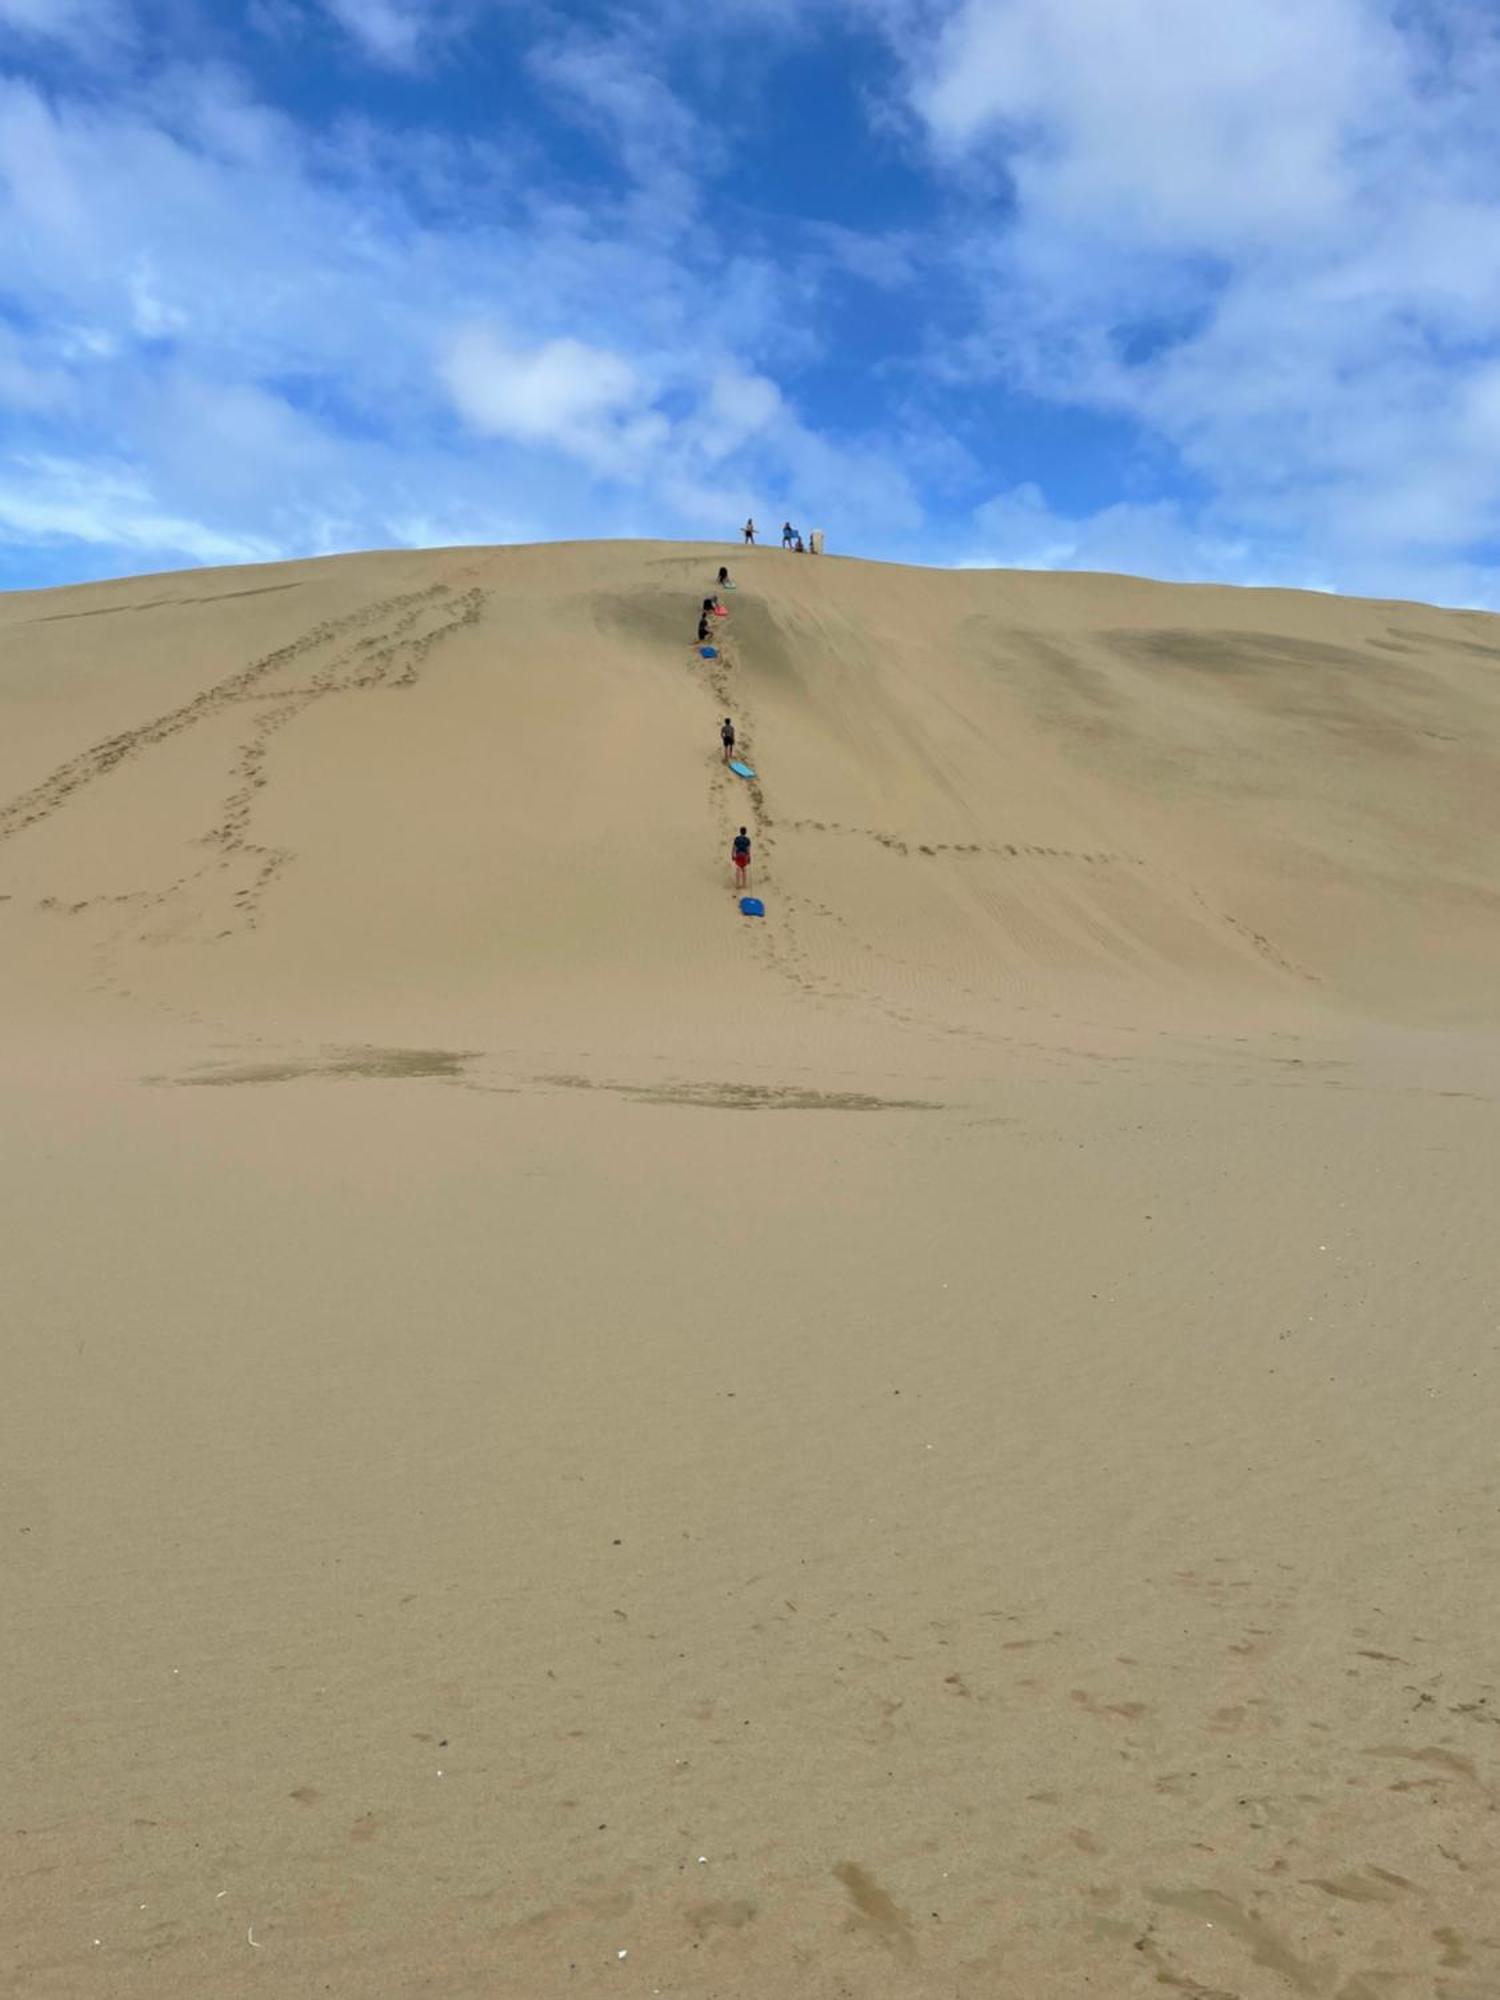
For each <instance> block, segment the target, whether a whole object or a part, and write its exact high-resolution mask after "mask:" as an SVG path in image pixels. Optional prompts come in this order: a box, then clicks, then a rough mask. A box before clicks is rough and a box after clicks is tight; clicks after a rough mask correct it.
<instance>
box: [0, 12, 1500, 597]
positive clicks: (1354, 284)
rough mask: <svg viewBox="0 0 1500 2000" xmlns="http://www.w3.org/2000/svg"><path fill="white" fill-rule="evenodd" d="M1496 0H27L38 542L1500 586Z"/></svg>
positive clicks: (25, 111) (9, 359) (12, 448)
mask: <svg viewBox="0 0 1500 2000" xmlns="http://www.w3.org/2000/svg"><path fill="white" fill-rule="evenodd" d="M1497 103H1500V5H1497V4H1496V0H1484V4H1482V5H1481V4H1476V0H1400V4H1394V0H719V4H718V5H717V6H716V7H714V8H711V9H707V8H704V7H702V6H701V5H700V4H697V0H653V3H652V4H650V5H640V6H637V5H633V4H629V0H621V4H607V0H561V3H560V4H553V5H542V4H532V0H0V586H4V587H17V586H26V585H33V584H48V583H64V582H71V581H76V580H79V579H84V578H91V577H102V576H110V575H118V574H123V573H128V572H132V571H138V570H148V569H157V568H171V567H180V566H184V565H188V564H192V563H223V562H238V561H261V560H267V559H271V558H276V557H282V556H297V555H315V554H323V553H327V552H330V551H336V550H342V549H353V548H366V547H375V546H390V545H394V544H418V545H425V544H432V543H444V542H472V541H514V540H546V539H557V538H575V537H587V536H595V535H664V536H687V537H714V536H719V535H723V534H726V533H730V532H732V531H733V530H734V528H735V527H736V525H737V524H738V522H739V521H741V520H742V519H743V518H744V516H745V514H746V512H747V511H753V512H754V514H755V516H756V519H757V520H758V521H759V522H760V523H761V524H762V526H763V528H766V529H774V528H775V527H777V526H779V523H780V521H781V520H782V518H783V517H784V516H786V515H790V516H791V518H792V519H793V520H795V521H796V522H798V523H799V525H802V526H805V527H811V526H820V527H822V528H824V529H825V531H826V532H827V535H828V539H829V544H830V546H831V547H833V548H836V549H838V550H840V551H847V552H850V553H856V554H863V555H872V556H881V557H889V558H894V559H899V560H914V561H923V562H932V563H943V564H979V563H996V564H1020V565H1024V566H1029V567H1046V568H1091V569H1124V570H1135V571H1140V572H1142V573H1145V574H1151V575H1160V576H1167V577H1173V578H1183V579H1189V580H1204V581H1228V582H1242V583H1279V584H1289V585H1294V586H1301V587H1311V588H1319V589H1337V590H1345V591H1357V592H1367V593H1370V594H1376V595H1390V596H1419V597H1430V598H1434V599H1437V600H1439V601H1443V602H1451V603H1464V604H1478V605H1484V606H1490V607H1500V136H1497V135H1500V119H1497V117H1496V114H1495V106H1496V104H1497Z"/></svg>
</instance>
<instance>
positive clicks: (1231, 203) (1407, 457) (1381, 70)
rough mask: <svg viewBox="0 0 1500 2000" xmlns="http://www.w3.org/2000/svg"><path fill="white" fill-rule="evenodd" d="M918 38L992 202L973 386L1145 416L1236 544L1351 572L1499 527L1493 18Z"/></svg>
mask: <svg viewBox="0 0 1500 2000" xmlns="http://www.w3.org/2000/svg"><path fill="white" fill-rule="evenodd" d="M1438 28H1441V29H1442V30H1443V31H1444V32H1443V33H1441V34H1440V33H1437V32H1435V30H1436V29H1438ZM896 32H897V37H898V45H899V47H900V49H901V52H902V54H903V58H904V60H905V62H906V64H907V70H908V82H909V90H910V96H911V102H912V104H913V105H914V107H915V109H916V110H917V112H918V113H919V114H920V116H921V118H922V120H923V121H924V124H925V128H926V130H927V133H928V135H929V139H930V143H931V146H932V149H933V160H934V166H935V170H936V171H937V172H938V173H939V174H941V175H944V176H947V177H949V178H950V179H951V181H952V183H953V185H954V187H955V190H956V193H957V198H958V199H960V200H961V202H962V204H963V209H964V224H963V227H964V240H963V242H962V243H961V244H959V243H957V242H955V243H954V244H953V246H952V268H954V270H955V271H956V272H957V274H958V281H959V282H960V283H961V284H962V285H963V286H964V287H965V290H966V293H967V296H968V297H969V299H970V301H971V304H972V307H973V312H974V320H973V323H972V325H971V329H970V331H969V333H968V335H967V337H966V338H964V339H962V340H960V341H958V342H956V343H953V344H952V345H950V347H949V350H948V353H947V356H946V360H947V363H948V364H949V365H951V366H953V367H954V369H955V371H956V372H957V374H958V375H959V376H961V377H967V378H968V379H970V380H972V381H976V382H985V381H988V382H995V381H1007V382H1009V383H1011V384H1013V385H1015V386H1017V387H1019V388H1021V389H1024V390H1025V391H1026V392H1027V393H1029V394H1031V395H1034V396H1036V397H1038V398H1041V399H1045V400H1049V401H1054V402H1057V403H1062V404H1072V405H1074V406H1077V407H1083V408H1094V409H1100V410H1106V411H1109V412H1112V413H1117V414H1120V415H1124V416H1127V417H1129V418H1131V419H1133V420H1135V421H1136V422H1137V423H1138V424H1139V425H1140V427H1141V429H1142V433H1143V435H1144V436H1145V437H1146V438H1148V439H1156V440H1159V441H1160V442H1161V443H1162V444H1164V445H1166V446H1168V447H1170V448H1171V450H1172V451H1174V452H1175V453H1177V454H1178V455H1179V457H1180V460H1181V463H1182V464H1183V466H1184V468H1185V469H1186V470H1187V471H1188V472H1189V473H1190V474H1191V475H1193V477H1194V479H1195V480H1197V481H1198V482H1200V483H1201V484H1202V486H1203V487H1204V488H1205V489H1206V491H1207V494H1208V496H1209V504H1210V506H1211V509H1212V512H1213V516H1214V518H1215V519H1216V520H1217V521H1218V522H1219V523H1220V524H1221V525H1222V524H1225V523H1231V524H1235V525H1236V526H1237V528H1238V530H1239V531H1240V532H1241V533H1245V532H1248V533H1252V534H1256V535H1259V536H1261V537H1266V536H1270V537H1272V538H1279V539H1281V540H1282V541H1293V540H1296V539H1298V538H1299V537H1300V538H1301V539H1302V540H1303V541H1304V542H1305V543H1306V544H1307V545H1309V546H1310V547H1313V548H1316V549H1317V550H1318V551H1319V552H1320V555H1319V559H1320V560H1323V561H1326V563H1327V564H1328V565H1329V566H1330V568H1331V569H1332V570H1333V572H1334V573H1335V574H1340V575H1348V574H1351V573H1353V572H1354V571H1355V570H1356V569H1357V570H1360V571H1362V572H1363V573H1366V574H1368V571H1369V567H1370V560H1371V558H1373V557H1375V556H1377V555H1379V554H1381V553H1383V554H1384V555H1385V556H1386V557H1387V558H1392V557H1394V556H1396V555H1397V554H1400V555H1402V556H1403V557H1404V558H1410V557H1411V556H1412V555H1413V553H1414V552H1420V551H1421V550H1423V549H1431V550H1446V551H1450V552H1451V551H1453V550H1455V549H1461V548H1462V547H1464V546H1465V545H1468V544H1471V543H1480V542H1482V541H1484V540H1485V539H1486V538H1489V537H1492V536H1493V535H1494V533H1495V531H1496V528H1497V526H1500V476H1497V471H1496V466H1497V458H1496V443H1497V437H1496V431H1495V414H1496V405H1495V399H1494V382H1495V379H1496V375H1495V369H1496V359H1497V351H1500V350H1497V335H1500V191H1497V190H1500V181H1497V168H1500V141H1497V128H1496V126H1495V123H1494V121H1493V120H1492V118H1491V117H1490V116H1489V113H1488V111H1487V110H1486V108H1485V100H1486V98H1487V96H1488V94H1489V91H1490V90H1492V89H1493V85H1494V82H1495V80H1496V77H1497V67H1496V64H1497V50H1496V44H1495V42H1494V39H1493V34H1494V17H1493V16H1490V17H1489V19H1488V21H1486V17H1485V16H1484V14H1483V13H1482V12H1481V10H1479V9H1478V8H1475V7H1469V6H1463V5H1455V6H1449V7H1446V8H1445V7H1442V6H1439V7H1437V8H1435V9H1433V10H1432V12H1431V13H1430V14H1429V15H1427V16H1424V15H1423V13H1422V12H1421V10H1403V11H1402V12H1400V13H1398V12H1397V11H1396V10H1395V9H1393V8H1389V7H1386V6H1384V5H1378V4H1375V0H1219V4H1217V5H1215V6H1213V7H1202V6H1199V5H1196V4H1194V0H1157V4H1154V5H1152V6H1149V7H1140V6H1137V5H1134V4H1132V0H1066V4H1057V0H963V4H962V5H960V6H958V7H957V8H956V9H954V10H953V11H952V13H951V14H950V15H949V17H948V19H947V21H946V24H945V26H944V28H943V31H942V32H941V34H940V35H939V36H938V37H937V38H936V39H935V40H934V39H932V38H931V37H930V36H928V37H923V36H922V35H920V34H919V33H918V32H917V30H916V27H915V25H914V23H913V21H912V20H911V18H910V17H905V18H904V20H903V21H902V22H901V23H898V27H897V31H896Z"/></svg>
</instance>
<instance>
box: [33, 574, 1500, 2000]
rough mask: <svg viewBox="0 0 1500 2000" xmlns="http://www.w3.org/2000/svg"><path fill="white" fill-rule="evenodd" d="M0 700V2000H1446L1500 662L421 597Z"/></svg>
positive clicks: (1251, 603)
mask: <svg viewBox="0 0 1500 2000" xmlns="http://www.w3.org/2000/svg"><path fill="white" fill-rule="evenodd" d="M721 560H727V561H728V563H729V565H730V567H731V570H732V572H733V574H734V577H735V580H736V584H737V586H738V587H737V589H736V590H734V591H733V592H732V593H730V594H727V595H726V600H725V601H726V603H727V605H728V607H729V612H730V615H729V617H728V618H727V619H726V620H723V621H718V624H717V629H716V632H715V639H716V641H718V647H717V650H718V654H719V657H717V658H716V659H713V660H704V659H703V658H701V657H700V654H699V651H698V648H697V647H696V645H695V644H694V643H693V634H694V630H695V626H696V621H697V616H698V606H699V604H700V602H701V600H702V598H703V597H704V596H705V595H706V594H708V593H709V592H710V591H711V590H712V588H713V579H714V576H715V574H716V571H717V567H718V564H719V562H720V561H721ZM0 712H3V719H4V725H5V726H4V729H3V731H0V936H3V951H4V968H5V970H4V979H5V993H6V1025H7V1029H8V1033H7V1035H6V1037H5V1042H4V1053H3V1058H0V1089H3V1108H4V1118H5V1129H6V1134H7V1144H6V1147H5V1150H4V1169H3V1171H4V1177H5V1184H4V1194H5V1211H4V1212H5V1215H6V1221H7V1231H6V1234H7V1253H6V1258H5V1263H4V1277H3V1283H4V1288H5V1306H6V1311H5V1320H4V1324H5V1357H6V1379H7V1385H8V1393H7V1395H6V1397H5V1398H4V1400H3V1404H0V1447H3V1461H0V1468H3V1476H0V1564H3V1565H4V1577H3V1590H4V1616H3V1619H0V1708H3V1718H4V1722H5V1728H6V1773H7V1784H6V1795H7V1798H6V1810H5V1814H4V1817H3V1822H0V1842H3V1848H4V1851H3V1854H0V1869H3V1876H0V1879H3V1883H4V1887H3V1889H0V1944H3V1949H4V1952H5V1954H6V1962H7V1965H8V1969H9V1978H10V1985H11V1990H14V1991H15V1992H17V1993H18V1994H24V1995H26V1996H28V2000H31V1996H38V2000H77V1996H82V1995H92V1994H98V1995H101V1996H105V1995H107V1996H110V2000H136V1996H139V1997H140V2000H178V1996H183V2000H186V1996H194V1997H195V2000H196V1996H200V1995H203V1994H205V1993H212V1994H214V1995H215V1996H216V2000H223V1997H225V1996H228V2000H233V1996H237V1995H240V1994H249V1993H251V1992H263V1991H266V1990H274V1991H275V1992H276V1993H277V1994H278V1995H284V1996H292V2000H301V1996H303V1995H307V1996H313V1995H320V1994H323V1993H328V1992H332V1993H339V1994H351V1995H352V1994H361V1995H362V1994H374V1993H379V1994H389V1995H399V1996H406V1995H412V1996H415V1995H418V1994H434V1995H441V1996H443V2000H466V1997H467V1996H470V1995H472V1996H476V2000H477V1996H480V1995H483V1996H486V2000H495V1996H506V2000H508V1997H509V1996H515V2000H551V1996H553V1995H563V1994H569V1995H572V1994H592V1993H595V1992H600V1991H604V1990H610V1991H615V1992H619V1993H621V1994H642V1995H645V1994H653V1993H657V1992H660V1993H664V1994H665V1993H675V1994H681V1995H684V1996H698V1997H699V2000H709V1996H713V2000H742V1997H743V2000H749V1996H752V1995H754V1996H757V2000H760V1996H764V1995H767V1994H780V1993H786V1994H792V1993H795V1994H797V1995H798V1996H799V2000H834V1996H862V2000H864V1997H865V1996H867V1997H868V2000H882V1996H886V1995H896V1994H900V1995H906V1994H911V1995H918V1996H928V1995H930V1996H934V1997H935V1996H939V1995H941V1996H959V2000H971V1996H972V2000H981V1996H983V2000H989V1996H992V1995H998V1994H1005V1995H1007V1996H1014V2000H1051V1996H1059V2000H1062V1996H1068V2000H1072V1996H1076V1995H1078V1994H1080V1993H1082V1992H1098V1993H1100V1994H1108V1995H1110V1996H1130V1995H1142V1996H1144V1995H1147V1994H1153V1993H1158V1992H1160V1991H1161V1990H1162V1988H1163V1987H1170V1988H1171V1989H1173V1990H1174V1991H1181V1992H1186V1993H1197V1994H1201V1995H1204V1996H1208V1995H1213V1996H1216V1997H1217V2000H1226V1996H1234V2000H1272V1996H1276V2000H1281V1996H1285V1995H1286V1994H1289V1993H1291V1994H1306V1995H1312V1996H1328V2000H1375V1996H1377V1995H1378V1996H1382V2000H1383V1996H1386V1995H1392V1996H1394V1995H1397V1994H1405V1993H1410V1994H1412V1995H1418V1994H1435V1995H1441V1996H1442V2000H1488V1996H1490V1995H1492V1994H1494V1993H1495V1992H1496V1991H1500V1941H1497V1939H1496V1937H1495V1935H1494V1924H1493V1911H1494V1908H1495V1907H1496V1900H1497V1896H1500V1848H1497V1844H1496V1840H1495V1831H1494V1830H1495V1824H1496V1819H1495V1815H1496V1806H1497V1799H1500V1758H1497V1745H1496V1743H1495V1742H1494V1741H1492V1739H1494V1738H1495V1737H1496V1734H1497V1732H1496V1729H1495V1727H1494V1725H1495V1723H1496V1722H1497V1721H1500V1709H1497V1703H1500V1691H1497V1688H1496V1684H1495V1679H1494V1668H1493V1660H1492V1657H1491V1654H1492V1648H1491V1647H1490V1646H1489V1644H1488V1639H1489V1631H1488V1627H1489V1623H1490V1619H1491V1614H1490V1612H1489V1606H1490V1604H1491V1602H1492V1599H1493V1594H1494V1593H1493V1575H1494V1564H1495V1560H1496V1556H1497V1545H1496V1544H1497V1537H1496V1507H1495V1493H1496V1489H1495V1475H1494V1461H1493V1411H1494V1407H1495V1404H1494V1394H1495V1387H1496V1375H1497V1368H1496V1355H1497V1344H1500V1336H1497V1333H1496V1313H1495V1299H1496V1282H1497V1272H1496V1266H1495V1257H1494V1251H1493V1247H1492V1238H1493V1218H1492V1214H1491V1211H1492V1208H1493V1188H1494V1185H1495V1171H1496V1163H1497V1152H1496V1139H1497V1129H1500V1128H1497V1103H1500V1063H1497V1060H1496V1035H1495V1025H1496V1024H1495V996H1496V993H1497V991H1500V924H1497V921H1496V919H1497V914H1500V803H1497V802H1500V620H1496V619H1494V618H1489V617H1484V616H1481V615H1478V614H1467V613H1458V612H1439V611H1435V610H1431V609H1427V608H1424V607H1421V606H1417V605H1412V604H1405V603H1373V602H1356V601H1350V600H1340V599H1334V598H1327V597H1320V596H1313V595H1304V594H1299V593H1290V592H1279V591H1231V590H1221V589H1212V588H1191V589H1190V588H1182V587H1169V586H1164V585H1157V584H1151V583H1146V582H1141V581H1137V580H1133V579H1128V578H1120V577H1105V576H1039V575H1038V576H1034V575H1023V574H1013V573H990V572H972V573H943V572H928V571H917V570H909V569H902V568H898V567H894V566H887V565H877V564H866V563H860V562H853V561H845V560H836V559H832V558H813V557H804V558H800V559H799V558H797V557H795V556H786V555H783V554H782V553H781V552H780V551H777V550H754V551H739V550H736V551H733V552H729V553H727V554H726V553H724V552H723V551H721V550H720V549H719V548H717V547H712V548H711V547H708V546H704V547H701V548H691V547H682V546H677V545H672V546H668V545H663V544H650V543H619V544H574V545H564V546H559V547H547V548H514V549H498V550H478V549H459V550H446V551H432V552H426V553H419V554H382V555H369V556H355V557H342V558H334V559H329V560H325V561H319V562H309V563H294V564H285V565H277V566H273V567H268V568H255V569H244V570H234V571H217V572H214V571H196V572H193V573H191V574H180V575H170V576H154V577H147V578H139V579H135V580H131V581H128V582H120V583H108V584H96V585H89V586H85V587H80V588H77V589H71V590H63V591H46V592H31V593H19V594H16V595H13V596H10V597H6V598H3V599H0ZM726 715H729V716H732V717H733V718H734V721H735V724H736V729H737V732H738V733H737V747H738V750H739V752H740V754H741V755H742V756H744V757H745V758H746V759H747V760H748V762H749V765H750V766H751V767H752V768H753V770H754V772H755V774H756V775H755V776H754V778H753V779H749V780H745V779H742V778H740V777H738V776H736V775H735V774H734V773H732V772H731V771H730V770H729V769H728V768H726V766H725V764H724V762H723V761H722V757H721V752H720V744H719V733H718V732H719V726H720V723H721V721H722V719H723V717H724V716H726ZM741 824H745V825H747V826H748V827H749V829H750V833H751V835H752V837H753V841H754V858H753V871H752V880H751V885H750V886H751V888H752V890H753V893H754V894H755V895H756V896H757V897H758V898H760V899H761V901H762V902H763V903H764V906H765V915H764V918H763V919H747V918H746V917H745V916H743V915H742V914H741V912H740V910H739V907H738V904H737V901H736V885H735V882H734V880H733V879H732V874H733V871H732V869H731V866H730V860H729V846H730V840H731V837H732V835H733V834H734V833H735V831H736V829H737V828H738V827H739V826H740V825H741ZM267 1982H269V1986H268V1985H267Z"/></svg>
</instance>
